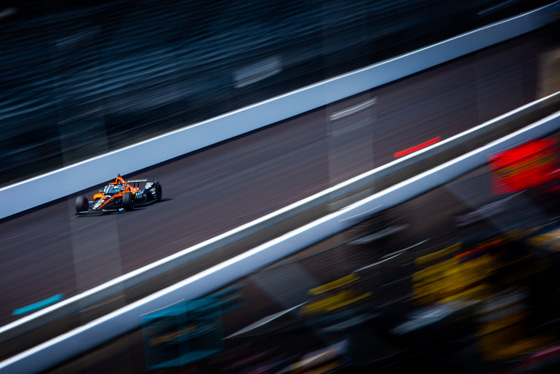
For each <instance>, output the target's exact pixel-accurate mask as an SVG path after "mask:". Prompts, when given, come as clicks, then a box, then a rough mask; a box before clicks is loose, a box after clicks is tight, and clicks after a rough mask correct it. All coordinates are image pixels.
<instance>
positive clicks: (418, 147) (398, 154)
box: [394, 136, 441, 158]
mask: <svg viewBox="0 0 560 374" xmlns="http://www.w3.org/2000/svg"><path fill="white" fill-rule="evenodd" d="M440 140H441V136H436V137H435V138H433V139H430V140H428V141H426V142H424V143H421V144H418V145H415V146H414V147H410V148H407V149H404V150H402V151H399V152H396V153H395V155H394V156H395V158H399V157H402V156H406V155H407V154H409V153H412V152H416V151H419V150H421V149H424V148H426V147H429V146H431V145H432V144H436V143H437V142H439V141H440Z"/></svg>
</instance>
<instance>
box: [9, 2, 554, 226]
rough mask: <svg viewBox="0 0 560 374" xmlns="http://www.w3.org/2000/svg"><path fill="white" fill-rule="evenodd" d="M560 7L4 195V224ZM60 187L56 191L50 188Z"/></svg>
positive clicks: (418, 66) (471, 47)
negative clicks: (33, 210) (51, 203)
mask: <svg viewBox="0 0 560 374" xmlns="http://www.w3.org/2000/svg"><path fill="white" fill-rule="evenodd" d="M558 4H560V2H556V3H554V4H552V5H548V6H545V7H542V8H539V9H537V10H534V11H531V12H528V13H526V14H523V15H520V16H517V17H514V18H511V19H508V20H505V21H502V22H498V23H495V24H492V25H488V26H486V27H483V28H480V29H477V30H474V31H471V32H468V33H465V34H462V35H460V36H457V37H454V38H451V39H448V40H446V41H443V42H440V43H437V44H434V45H431V46H429V47H425V48H422V49H419V50H417V51H414V52H411V53H408V54H405V55H402V56H399V57H396V58H393V59H390V60H387V61H383V62H380V63H377V64H374V65H371V66H369V67H366V68H363V69H360V70H356V71H354V72H351V73H348V74H344V75H342V76H339V77H336V78H333V79H329V80H326V81H324V82H320V83H317V84H314V85H311V86H308V87H305V88H302V89H299V90H296V91H293V92H290V93H288V94H285V95H281V96H279V97H276V98H273V99H270V100H267V101H264V102H261V103H258V104H255V105H251V106H249V107H246V108H242V109H239V110H236V111H233V112H231V113H227V114H224V115H221V116H218V117H216V118H212V119H209V120H206V121H203V122H200V123H198V124H194V125H190V126H188V127H185V128H182V129H179V130H176V131H173V132H170V133H167V134H164V135H161V136H158V137H156V138H153V139H149V140H146V141H143V142H140V143H137V144H134V145H131V146H128V147H125V148H122V149H119V150H116V151H113V152H109V153H107V154H103V155H100V156H97V157H94V158H91V159H88V160H85V161H82V162H79V163H76V164H73V165H70V166H67V167H64V168H62V169H58V170H55V171H52V172H49V173H46V174H43V175H40V176H37V177H34V178H31V179H28V180H25V181H22V182H19V183H16V184H13V185H9V186H5V187H2V188H0V201H1V202H2V203H1V204H0V219H2V218H6V217H9V216H11V215H14V214H17V213H20V212H23V211H25V210H28V209H31V208H34V207H37V206H40V205H42V204H45V203H49V202H52V201H54V200H56V199H60V198H63V197H65V196H68V195H71V194H74V193H76V192H78V191H81V190H85V189H87V188H91V187H93V186H95V185H98V184H100V183H102V182H104V181H107V180H109V179H111V178H114V176H115V175H117V174H119V173H120V174H129V173H133V172H135V171H137V170H141V169H144V168H147V167H150V166H153V165H156V164H159V163H161V162H164V161H167V160H170V159H173V158H175V157H178V156H182V155H185V154H187V153H189V152H193V151H195V150H198V149H201V148H204V147H207V146H210V145H212V144H216V143H218V142H221V141H224V140H227V139H230V138H233V137H235V136H238V135H242V134H245V133H247V132H250V131H253V130H256V129H259V128H261V127H264V126H268V125H270V124H273V123H276V122H279V121H282V120H285V119H287V118H291V117H293V116H296V115H299V114H302V113H305V112H307V111H310V110H313V109H316V108H319V107H322V106H325V105H327V104H330V103H333V102H335V101H338V100H341V99H344V98H346V97H349V96H352V95H355V94H358V93H360V92H363V91H366V90H369V89H372V88H375V87H378V86H381V85H383V84H386V83H389V82H392V81H394V80H397V79H400V78H403V77H405V76H408V75H410V74H414V73H417V72H419V71H422V70H425V69H427V68H430V67H433V66H436V65H438V64H441V63H443V62H447V61H450V60H452V59H455V58H457V57H461V56H464V55H466V54H469V53H471V52H474V51H476V50H479V49H482V48H485V47H488V46H490V45H493V44H496V43H499V42H502V41H505V40H507V39H511V38H514V37H516V36H519V35H522V34H525V33H527V32H530V31H533V30H536V29H538V28H540V27H542V26H545V25H547V24H549V23H551V22H553V21H555V20H556V18H555V12H557V9H558ZM45 186H56V188H45Z"/></svg>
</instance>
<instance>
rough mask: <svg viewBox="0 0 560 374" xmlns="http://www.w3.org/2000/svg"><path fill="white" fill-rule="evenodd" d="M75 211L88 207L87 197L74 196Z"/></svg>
mask: <svg viewBox="0 0 560 374" xmlns="http://www.w3.org/2000/svg"><path fill="white" fill-rule="evenodd" d="M75 205H76V213H80V212H85V211H87V210H88V208H89V204H88V198H87V197H85V196H78V197H76V202H75Z"/></svg>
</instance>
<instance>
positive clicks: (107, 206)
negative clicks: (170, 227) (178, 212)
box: [76, 175, 162, 214]
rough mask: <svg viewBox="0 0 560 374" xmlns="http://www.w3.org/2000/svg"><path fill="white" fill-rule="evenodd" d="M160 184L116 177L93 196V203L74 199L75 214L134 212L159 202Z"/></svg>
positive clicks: (80, 198) (82, 198)
mask: <svg viewBox="0 0 560 374" xmlns="http://www.w3.org/2000/svg"><path fill="white" fill-rule="evenodd" d="M161 196H162V189H161V184H160V183H159V182H158V181H157V180H155V179H135V180H128V181H125V180H124V179H123V178H122V177H121V176H120V175H118V176H117V177H116V178H115V180H114V181H113V182H109V184H107V185H106V186H105V187H103V189H102V190H99V192H98V193H96V194H94V195H93V201H89V200H88V198H87V197H86V196H83V195H82V196H78V197H76V214H91V213H98V214H102V213H110V212H122V211H125V210H134V208H135V207H137V206H144V205H148V204H152V203H155V202H158V201H161Z"/></svg>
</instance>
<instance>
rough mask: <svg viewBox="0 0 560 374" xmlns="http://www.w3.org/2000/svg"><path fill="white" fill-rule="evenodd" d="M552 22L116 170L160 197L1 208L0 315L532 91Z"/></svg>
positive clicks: (226, 224) (528, 97)
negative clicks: (99, 211)
mask: <svg viewBox="0 0 560 374" xmlns="http://www.w3.org/2000/svg"><path fill="white" fill-rule="evenodd" d="M557 28H558V25H554V26H552V27H547V28H546V29H543V30H540V31H538V32H533V33H531V34H529V35H526V36H523V37H520V38H517V39H514V40H512V41H509V42H505V43H502V44H500V45H498V46H495V47H492V48H489V49H485V50H483V51H480V52H477V53H474V54H471V55H469V56H466V57H464V58H461V59H458V60H455V61H452V62H449V63H446V64H443V65H440V66H438V67H436V68H432V69H430V70H427V71H424V72H421V73H418V74H415V75H413V76H411V77H408V78H405V79H402V80H399V81H397V82H394V83H391V84H389V85H386V86H383V87H380V88H376V89H373V90H371V91H369V92H366V93H363V94H360V95H357V96H355V97H352V98H349V99H346V100H344V101H342V102H338V103H335V104H332V105H330V106H328V107H326V108H321V109H318V110H314V111H312V112H309V113H306V114H304V115H301V116H298V117H296V118H293V119H290V120H287V121H284V122H282V123H278V124H276V125H273V126H270V127H267V128H265V129H262V130H259V131H256V132H254V133H251V134H249V135H247V136H243V137H239V138H236V139H233V140H230V141H227V142H224V143H222V144H219V145H216V146H213V147H209V148H207V149H204V150H201V151H199V152H196V153H193V154H189V155H186V156H184V157H181V158H179V159H176V160H173V161H171V162H167V163H165V164H163V165H159V166H157V167H153V168H150V169H149V170H144V171H142V172H140V173H136V174H133V175H126V176H125V177H127V178H136V177H149V178H157V179H158V180H159V181H160V182H161V184H162V186H163V194H164V201H162V202H161V203H158V204H155V205H152V206H148V207H145V208H142V209H138V210H135V211H133V212H127V213H123V214H115V215H107V216H101V217H87V218H84V217H76V216H75V214H74V196H71V197H68V199H64V200H62V201H58V202H56V203H53V204H48V205H46V206H44V207H41V208H39V209H35V210H33V211H30V212H28V213H27V214H21V215H18V216H16V217H13V218H11V219H6V220H3V221H2V222H1V224H0V251H1V256H2V261H1V263H0V274H2V276H1V277H0V289H1V290H2V298H1V300H0V301H1V302H0V323H2V324H5V323H8V322H11V321H14V320H16V319H17V318H19V316H14V315H12V312H13V311H14V310H15V309H16V308H21V307H24V306H26V305H30V304H34V303H37V302H39V301H41V300H44V299H47V298H49V297H52V296H53V295H60V294H62V295H64V297H65V298H67V297H70V296H72V295H75V294H78V293H80V292H82V291H85V290H87V289H90V288H91V287H93V286H96V285H99V284H102V283H103V282H106V281H108V280H110V279H113V278H115V277H117V276H119V275H122V274H125V273H127V272H129V271H131V270H134V269H137V268H139V267H141V266H144V265H147V264H149V263H151V262H153V261H155V260H158V259H161V258H163V257H165V256H167V255H170V254H173V253H175V252H177V251H179V250H182V249H184V248H187V247H189V246H191V245H194V244H196V243H199V242H201V241H203V240H205V239H208V238H211V237H213V236H215V235H217V234H220V233H223V232H225V231H228V230H229V229H232V228H234V227H237V226H239V225H241V224H243V223H247V222H250V221H251V220H253V219H256V218H258V217H260V216H263V215H265V214H267V213H270V212H273V211H275V210H277V209H279V208H281V207H283V206H286V205H288V204H290V203H292V202H295V201H298V200H300V199H302V198H304V197H307V196H309V195H312V194H314V193H316V192H319V191H321V190H324V189H325V188H327V187H329V186H331V185H334V184H336V183H338V182H341V181H343V180H346V179H348V178H349V177H352V176H355V175H358V174H360V173H362V172H365V171H367V170H370V169H372V168H374V167H377V166H380V165H383V164H385V163H387V162H388V161H391V160H392V159H393V155H394V153H395V152H398V151H401V150H403V149H405V148H408V147H412V146H414V145H417V144H419V143H422V142H425V141H427V140H430V139H433V138H435V137H438V136H439V137H441V138H442V139H445V138H448V137H450V136H452V135H454V134H457V133H460V132H462V131H464V130H466V129H469V128H471V127H473V126H475V125H478V124H480V123H482V122H484V121H486V120H489V119H492V118H494V117H496V116H498V115H500V114H502V113H505V112H507V111H509V110H512V109H515V108H517V107H519V106H521V105H523V104H525V103H528V102H531V101H533V100H535V99H536V98H538V97H540V96H541V95H542V93H541V92H540V90H539V87H540V85H541V83H542V80H543V76H542V74H543V73H542V71H541V69H540V67H541V66H542V64H543V59H544V56H545V55H546V54H547V53H549V52H550V51H553V50H555V48H557V47H558V42H557V40H555V38H554V36H555V35H558V29H557ZM349 108H354V109H355V108H362V109H361V110H359V111H354V110H350V111H347V110H348V109H349ZM349 113H350V114H349ZM45 188H56V186H45ZM98 188H99V186H96V188H93V189H92V190H91V191H86V194H87V195H88V196H91V195H92V193H93V192H94V191H96V190H97V189H98Z"/></svg>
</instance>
